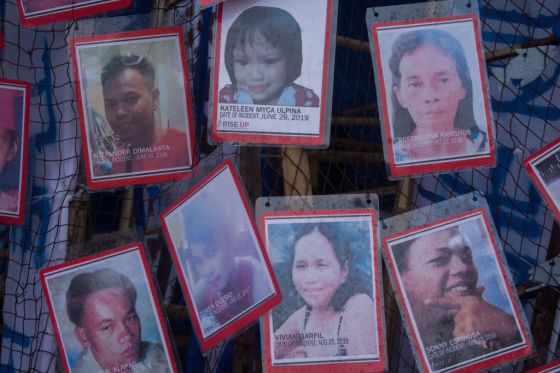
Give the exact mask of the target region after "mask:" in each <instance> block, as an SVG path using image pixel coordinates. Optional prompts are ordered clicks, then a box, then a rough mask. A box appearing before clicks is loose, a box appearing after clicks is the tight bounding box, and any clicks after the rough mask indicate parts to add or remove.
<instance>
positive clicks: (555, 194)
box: [523, 138, 560, 221]
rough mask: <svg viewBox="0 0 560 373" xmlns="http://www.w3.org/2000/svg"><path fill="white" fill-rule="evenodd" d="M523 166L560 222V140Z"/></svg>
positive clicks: (530, 158)
mask: <svg viewBox="0 0 560 373" xmlns="http://www.w3.org/2000/svg"><path fill="white" fill-rule="evenodd" d="M523 165H524V166H525V169H526V170H527V172H528V173H529V176H531V179H532V180H533V183H534V184H535V185H536V186H537V189H538V190H539V192H540V193H541V195H542V196H543V198H544V199H545V201H546V202H547V205H548V207H549V208H550V209H551V210H552V212H553V213H554V216H555V217H556V220H558V221H560V138H558V139H556V140H554V141H553V142H551V143H550V144H548V145H547V146H545V147H544V148H542V149H540V150H539V151H537V152H536V153H534V154H533V155H531V156H530V157H529V158H527V159H526V160H525V161H524V163H523Z"/></svg>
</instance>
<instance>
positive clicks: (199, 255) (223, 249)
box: [189, 238, 234, 292]
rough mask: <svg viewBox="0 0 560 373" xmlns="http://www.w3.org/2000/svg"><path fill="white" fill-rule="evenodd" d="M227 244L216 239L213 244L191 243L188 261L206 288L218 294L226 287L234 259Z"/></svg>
mask: <svg viewBox="0 0 560 373" xmlns="http://www.w3.org/2000/svg"><path fill="white" fill-rule="evenodd" d="M228 249H229V247H228V245H227V243H226V242H225V241H224V240H222V239H219V238H217V239H216V240H215V242H213V243H210V244H208V243H201V242H193V243H192V244H191V253H190V255H189V261H190V264H191V266H193V267H194V268H196V271H197V272H198V274H199V275H200V277H201V278H202V280H203V281H204V282H205V283H206V285H207V286H208V288H211V289H213V290H214V291H216V292H219V291H221V290H223V289H224V287H225V286H226V284H227V282H228V279H229V275H230V273H231V270H232V268H233V262H234V258H233V257H232V256H231V252H230V250H228Z"/></svg>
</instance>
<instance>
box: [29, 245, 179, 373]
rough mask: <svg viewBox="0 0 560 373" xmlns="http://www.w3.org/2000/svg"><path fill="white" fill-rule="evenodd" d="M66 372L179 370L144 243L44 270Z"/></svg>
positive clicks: (44, 280)
mask: <svg viewBox="0 0 560 373" xmlns="http://www.w3.org/2000/svg"><path fill="white" fill-rule="evenodd" d="M40 276H41V285H42V287H43V294H44V296H45V299H46V301H47V304H48V307H49V314H50V317H51V323H52V326H53V329H54V332H55V334H56V338H57V342H58V348H59V352H60V355H61V360H62V362H63V365H64V367H65V370H66V371H67V372H125V371H128V370H130V371H146V372H176V371H178V367H177V364H176V362H175V359H174V356H173V348H172V346H171V341H170V339H169V336H168V334H167V331H166V323H165V321H164V319H163V314H162V312H161V308H160V306H159V303H158V300H157V294H156V288H155V286H154V282H153V280H152V278H151V275H150V267H149V265H148V261H147V260H146V255H145V253H144V248H143V247H142V244H141V243H139V242H136V243H132V244H129V245H126V246H121V247H118V248H115V249H112V250H108V251H105V252H103V253H100V254H96V255H92V256H89V257H85V258H81V259H78V260H74V261H71V262H67V263H62V264H59V265H55V266H53V267H50V268H45V269H43V270H41V272H40Z"/></svg>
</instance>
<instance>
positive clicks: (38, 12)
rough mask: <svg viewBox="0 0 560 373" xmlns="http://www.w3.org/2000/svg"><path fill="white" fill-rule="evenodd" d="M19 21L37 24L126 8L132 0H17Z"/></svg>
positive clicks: (24, 23) (31, 24)
mask: <svg viewBox="0 0 560 373" xmlns="http://www.w3.org/2000/svg"><path fill="white" fill-rule="evenodd" d="M17 4H18V8H19V14H20V19H21V23H22V24H23V25H24V26H38V25H42V24H44V23H53V22H58V21H63V20H67V19H76V18H81V17H86V16H91V15H94V14H99V13H105V12H110V11H113V10H118V9H124V8H128V7H129V6H130V5H131V4H132V0H18V2H17Z"/></svg>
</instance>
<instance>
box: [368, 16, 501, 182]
mask: <svg viewBox="0 0 560 373" xmlns="http://www.w3.org/2000/svg"><path fill="white" fill-rule="evenodd" d="M480 40H481V39H480V31H479V21H478V18H477V17H476V16H475V15H472V14H470V15H459V16H450V17H443V18H437V19H420V20H407V21H396V22H378V23H376V22H374V23H372V26H371V41H372V44H373V45H372V52H373V55H374V65H375V76H376V82H377V86H378V96H379V97H378V102H379V113H380V119H381V122H382V133H383V136H384V140H383V146H384V152H385V161H386V163H387V165H388V171H389V174H390V176H391V177H393V178H397V177H404V176H408V175H417V174H422V173H433V172H444V171H453V170H456V169H460V168H467V167H468V168H470V167H480V166H493V165H495V163H496V154H495V148H494V142H495V139H494V133H493V125H492V118H491V110H490V103H489V99H488V83H487V77H486V67H485V61H484V54H483V52H482V46H481V42H480Z"/></svg>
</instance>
